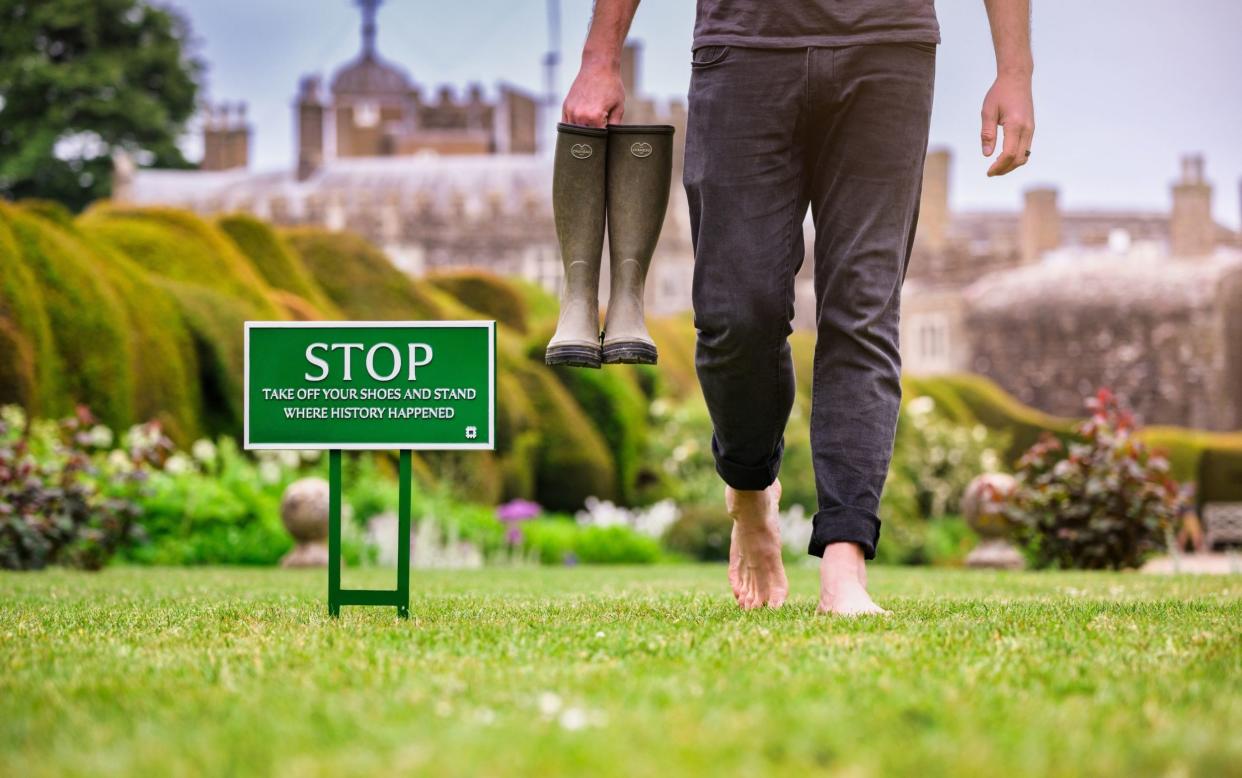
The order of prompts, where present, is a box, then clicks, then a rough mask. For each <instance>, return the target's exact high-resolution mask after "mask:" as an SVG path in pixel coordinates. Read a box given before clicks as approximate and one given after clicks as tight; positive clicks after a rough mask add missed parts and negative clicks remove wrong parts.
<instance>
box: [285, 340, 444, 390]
mask: <svg viewBox="0 0 1242 778" xmlns="http://www.w3.org/2000/svg"><path fill="white" fill-rule="evenodd" d="M363 350H366V358H365V360H364V361H365V365H366V371H367V374H368V375H370V376H371V378H373V379H375V380H376V381H391V380H393V379H394V378H396V377H397V376H398V375H400V374H401V371H402V368H403V367H404V368H407V370H408V372H407V377H406V380H409V381H417V380H418V378H417V375H416V373H417V368H420V367H422V366H423V365H428V364H431V358H432V351H431V346H430V345H429V344H427V343H410V344H409V347H408V349H407V353H406V356H405V359H404V360H403V359H402V354H401V349H399V348H397V347H396V346H395V345H393V344H392V343H376V344H375V345H374V346H372V347H371V348H370V349H367V348H366V346H365V345H364V344H362V343H333V344H331V345H328V344H327V343H312V344H310V345H309V346H307V347H306V361H307V362H309V363H310V364H312V365H314V366H315V367H317V368H319V370H320V373H319V375H313V374H311V373H309V372H308V373H306V374H305V375H304V377H305V379H306V380H307V381H323V380H325V379H327V378H328V376H329V375H331V374H332V365H331V364H329V361H328V360H329V359H332V358H333V357H334V355H333V354H331V353H330V352H333V351H340V352H343V354H342V356H341V358H340V359H339V360H335V361H337V362H338V364H340V366H341V367H342V368H343V371H344V372H343V373H342V374H341V380H342V381H352V380H354V378H353V366H354V365H353V361H354V352H355V351H359V352H361V351H363ZM385 352H386V355H385V356H382V357H380V359H379V360H376V355H377V354H385ZM320 353H323V354H324V356H319V354H320ZM388 355H391V356H388ZM377 361H378V362H379V363H380V366H381V369H382V368H383V367H386V366H388V365H389V364H391V369H390V370H389V371H388V372H387V373H380V372H378V371H377V369H376V362H377Z"/></svg>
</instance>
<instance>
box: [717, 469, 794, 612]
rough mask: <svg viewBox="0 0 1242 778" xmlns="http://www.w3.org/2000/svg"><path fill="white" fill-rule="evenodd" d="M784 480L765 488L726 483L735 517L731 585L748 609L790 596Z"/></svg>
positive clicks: (772, 605) (773, 604)
mask: <svg viewBox="0 0 1242 778" xmlns="http://www.w3.org/2000/svg"><path fill="white" fill-rule="evenodd" d="M780 500H781V483H780V481H774V482H773V483H772V485H771V486H769V487H768V488H767V489H764V490H762V491H741V490H738V489H734V488H733V487H730V486H726V487H725V509H726V510H727V511H728V512H729V517H730V518H731V519H733V536H732V538H731V539H730V542H729V585H730V586H732V587H733V597H734V598H735V599H736V600H737V604H738V605H740V606H742V608H743V609H745V610H750V609H752V608H759V607H762V606H764V605H767V606H768V607H770V608H779V607H781V605H782V604H784V602H785V598H786V597H788V596H789V581H788V580H787V579H786V578H785V564H784V562H782V561H781V528H780V518H779V516H778V512H779V510H780V508H779V506H780Z"/></svg>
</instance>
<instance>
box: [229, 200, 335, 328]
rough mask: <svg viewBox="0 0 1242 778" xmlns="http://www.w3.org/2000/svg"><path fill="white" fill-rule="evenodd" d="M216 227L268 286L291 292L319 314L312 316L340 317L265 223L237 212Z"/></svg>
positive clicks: (301, 317) (333, 306) (297, 258)
mask: <svg viewBox="0 0 1242 778" xmlns="http://www.w3.org/2000/svg"><path fill="white" fill-rule="evenodd" d="M216 226H217V227H219V228H220V230H221V231H222V232H223V233H224V234H225V235H227V236H228V237H229V239H230V240H232V241H233V244H234V245H236V246H237V249H238V250H239V251H241V253H242V254H244V255H245V256H246V257H247V258H248V259H249V260H250V262H251V263H252V264H253V265H254V267H255V269H257V270H258V271H259V274H260V275H261V276H263V280H265V281H266V282H267V284H268V285H269V286H270V287H272V288H273V289H279V290H283V291H285V292H289V293H292V294H293V295H296V299H300V300H303V301H305V302H307V303H309V304H310V306H311V308H312V309H314V310H315V311H316V312H317V313H318V314H319V315H318V316H317V317H314V318H318V319H329V318H339V317H340V315H341V313H340V311H339V310H338V309H337V307H336V305H335V304H333V302H332V301H331V300H330V299H328V296H327V295H326V294H324V291H323V290H322V289H320V288H319V284H317V283H316V282H315V279H314V278H313V277H312V276H311V274H310V272H309V271H308V270H307V269H306V266H305V265H303V264H302V260H301V259H300V258H299V257H298V255H297V254H295V253H294V252H293V251H292V250H291V249H290V248H289V246H288V245H287V244H286V243H285V240H284V238H282V237H281V236H280V235H279V234H277V232H276V231H275V230H274V229H272V228H271V227H270V226H269V225H268V224H267V223H266V222H262V221H260V220H258V219H256V218H254V217H253V216H249V215H247V214H240V213H238V214H230V215H228V216H223V217H220V218H219V219H217V220H216ZM285 299H286V300H287V298H285ZM278 301H281V300H280V298H278ZM282 304H283V301H282ZM286 307H288V306H286ZM294 318H299V319H304V318H305V317H303V316H295V317H294Z"/></svg>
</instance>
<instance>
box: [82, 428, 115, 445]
mask: <svg viewBox="0 0 1242 778" xmlns="http://www.w3.org/2000/svg"><path fill="white" fill-rule="evenodd" d="M86 439H87V441H88V442H89V443H90V444H91V445H92V446H94V447H95V448H111V447H112V430H110V429H108V428H107V427H105V426H104V425H102V424H96V425H95V426H94V427H91V431H90V432H88V433H86Z"/></svg>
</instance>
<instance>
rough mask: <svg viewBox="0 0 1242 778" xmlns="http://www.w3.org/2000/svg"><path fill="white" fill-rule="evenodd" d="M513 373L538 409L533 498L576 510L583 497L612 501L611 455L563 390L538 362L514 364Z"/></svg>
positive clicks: (548, 505) (613, 468)
mask: <svg viewBox="0 0 1242 778" xmlns="http://www.w3.org/2000/svg"><path fill="white" fill-rule="evenodd" d="M513 372H514V373H515V374H516V375H517V376H518V378H519V381H520V382H521V385H522V388H523V389H524V390H525V392H526V394H527V396H528V397H529V398H530V400H531V404H532V405H533V407H534V408H535V410H536V412H537V413H538V414H539V430H540V442H539V449H538V452H537V454H536V456H535V468H534V471H535V499H536V500H538V501H539V503H540V504H542V505H543V506H544V507H545V508H548V509H550V510H564V511H574V510H578V509H579V508H581V507H582V505H583V503H584V502H585V501H586V498H587V497H592V496H594V497H599V498H600V499H603V500H616V498H617V493H616V490H617V486H616V465H615V464H614V462H613V458H612V454H611V453H610V452H609V450H608V446H607V444H606V443H605V442H604V439H603V437H602V436H601V435H600V434H599V432H598V431H597V430H596V429H595V426H594V425H593V424H592V423H591V421H590V419H589V418H587V416H586V414H584V413H583V412H582V409H581V408H579V407H578V404H577V403H575V402H574V399H573V397H571V396H570V395H569V392H567V391H566V390H565V388H564V387H563V386H561V384H560V382H558V381H557V380H556V379H555V378H554V377H553V376H552V375H550V374H549V373H548V371H547V370H544V369H542V368H540V367H539V366H536V365H531V366H529V367H526V366H520V367H519V366H515V368H514V369H513Z"/></svg>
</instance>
